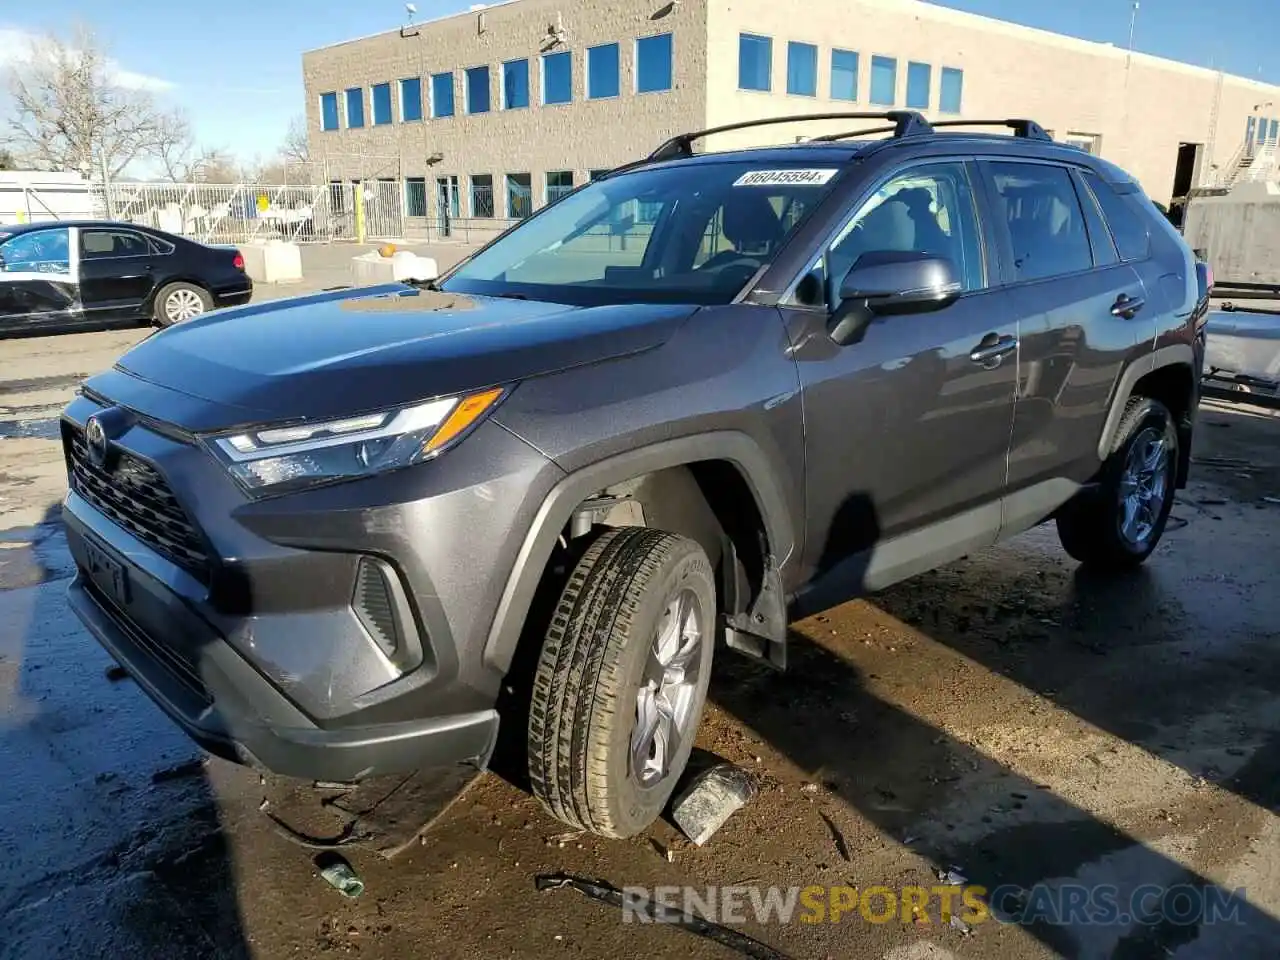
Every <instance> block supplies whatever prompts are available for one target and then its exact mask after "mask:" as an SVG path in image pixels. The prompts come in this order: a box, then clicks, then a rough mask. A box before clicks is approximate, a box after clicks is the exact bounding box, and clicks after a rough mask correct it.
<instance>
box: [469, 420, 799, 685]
mask: <svg viewBox="0 0 1280 960" xmlns="http://www.w3.org/2000/svg"><path fill="white" fill-rule="evenodd" d="M705 460H726V461H728V462H730V463H732V464H733V465H734V466H735V467H736V468H737V469H738V471H739V472H740V473H741V474H742V477H743V479H744V480H745V481H746V483H747V487H748V489H749V490H750V491H751V495H752V496H753V497H754V498H755V502H756V509H757V510H759V512H760V516H761V518H762V519H763V521H764V526H765V535H766V536H767V537H768V540H769V550H770V552H772V553H773V555H774V556H775V557H776V558H777V563H778V565H779V566H781V565H782V564H783V563H785V562H786V561H787V560H788V559H789V558H790V557H791V556H792V555H793V553H794V552H795V531H794V528H793V525H792V522H791V516H790V512H789V510H788V508H787V501H786V498H785V496H784V495H783V492H782V489H781V488H780V486H779V485H778V482H777V479H776V478H775V476H774V472H773V467H772V466H771V465H770V462H769V459H768V457H767V456H766V454H765V453H764V451H763V450H762V449H761V448H760V446H759V444H757V443H756V442H755V440H753V439H752V438H751V437H750V436H748V435H747V434H745V433H741V432H738V431H731V430H726V431H716V432H713V433H703V434H696V435H692V436H686V437H678V438H676V439H673V440H664V441H661V442H659V443H654V444H650V445H647V446H644V447H640V448H638V449H636V450H629V451H627V452H625V453H621V454H617V455H615V456H611V457H607V458H605V459H603V460H598V461H596V462H594V463H591V464H588V465H587V466H584V467H581V468H579V469H577V470H575V471H573V472H572V473H570V474H568V475H567V476H565V477H564V478H562V479H561V480H560V481H559V482H558V483H557V484H556V485H555V486H554V487H553V488H552V489H551V492H550V493H548V494H547V496H546V497H545V498H544V499H543V501H542V503H541V505H540V506H539V508H538V512H537V513H536V514H535V516H534V519H533V522H532V523H531V524H530V526H529V529H528V531H527V532H526V534H525V538H524V541H523V543H522V544H521V546H520V550H519V552H518V553H517V554H516V558H515V563H514V566H513V568H512V571H511V573H510V575H509V576H508V578H507V582H506V585H505V587H504V588H503V591H502V596H501V597H500V599H499V601H498V606H497V608H496V609H495V611H494V615H493V621H492V623H491V625H490V628H489V634H488V637H487V638H486V640H485V646H484V663H485V665H486V666H487V667H489V668H491V669H495V670H498V671H500V672H502V673H503V674H505V673H506V672H507V670H509V669H510V667H511V661H512V658H513V657H514V655H515V650H516V646H517V644H518V643H519V641H520V636H521V633H522V631H523V627H524V621H525V618H526V616H527V615H528V612H529V609H530V607H531V605H532V602H533V597H534V593H535V591H536V590H537V587H538V583H539V582H540V581H541V579H542V573H543V570H544V569H545V567H546V565H547V561H548V560H549V559H550V557H551V552H552V550H553V549H554V547H555V543H556V540H557V539H558V538H559V536H560V533H561V531H562V530H563V529H564V527H565V525H566V524H567V523H568V522H569V520H570V518H571V517H572V515H573V511H574V509H575V508H576V507H577V506H578V504H580V503H582V502H583V501H584V500H586V499H587V498H588V497H590V496H591V494H593V493H595V492H597V491H599V490H601V489H603V488H604V487H607V486H610V485H611V484H615V483H621V482H623V481H625V480H630V479H632V478H634V477H638V476H642V475H644V474H647V473H654V472H656V471H659V470H665V469H670V468H672V467H681V466H686V465H688V464H691V463H696V462H698V461H705Z"/></svg>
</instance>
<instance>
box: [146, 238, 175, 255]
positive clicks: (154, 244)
mask: <svg viewBox="0 0 1280 960" xmlns="http://www.w3.org/2000/svg"><path fill="white" fill-rule="evenodd" d="M147 244H148V245H149V246H150V248H151V252H152V253H153V254H158V255H160V256H166V255H167V254H170V253H173V251H174V249H175V247H174V245H173V244H172V243H170V242H169V241H168V240H161V239H160V238H159V237H147Z"/></svg>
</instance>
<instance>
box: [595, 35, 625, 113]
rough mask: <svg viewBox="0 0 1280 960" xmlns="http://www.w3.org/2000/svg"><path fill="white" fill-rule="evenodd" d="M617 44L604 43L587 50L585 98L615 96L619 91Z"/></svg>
mask: <svg viewBox="0 0 1280 960" xmlns="http://www.w3.org/2000/svg"><path fill="white" fill-rule="evenodd" d="M619 90H620V87H619V81H618V45H617V44H616V43H606V44H604V45H603V46H600V47H590V48H588V50H587V98H588V99H589V100H598V99H600V98H601V97H616V96H617V95H618V93H619Z"/></svg>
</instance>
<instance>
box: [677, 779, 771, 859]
mask: <svg viewBox="0 0 1280 960" xmlns="http://www.w3.org/2000/svg"><path fill="white" fill-rule="evenodd" d="M759 789H760V787H759V784H758V783H757V782H756V779H755V777H753V776H752V775H751V774H749V773H747V771H746V770H744V769H742V768H741V767H739V766H737V765H735V764H732V763H721V764H717V765H716V766H714V767H710V768H708V769H707V770H703V771H702V772H701V773H699V774H697V775H696V776H694V777H693V778H692V779H691V780H690V781H689V784H688V786H686V787H685V788H684V789H683V790H682V791H681V792H680V794H679V795H678V796H677V797H676V801H675V803H674V804H673V805H672V808H671V815H672V819H674V820H675V822H676V825H677V826H679V827H680V829H681V830H683V831H684V833H685V836H687V837H688V838H689V839H690V840H691V841H692V842H693V843H694V844H696V845H697V846H702V845H703V844H704V843H706V842H707V841H708V840H710V839H711V837H712V836H714V835H715V832H716V831H717V830H719V829H720V828H721V827H722V826H724V824H725V822H726V821H727V820H728V819H729V818H730V817H731V816H733V814H734V812H735V811H737V810H741V809H742V808H743V807H744V806H746V804H747V802H748V801H750V800H751V799H752V798H753V797H755V795H756V794H757V793H758V792H759Z"/></svg>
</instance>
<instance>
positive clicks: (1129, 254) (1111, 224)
mask: <svg viewBox="0 0 1280 960" xmlns="http://www.w3.org/2000/svg"><path fill="white" fill-rule="evenodd" d="M1084 180H1085V183H1087V184H1088V185H1089V190H1090V191H1091V192H1092V193H1093V195H1094V197H1096V198H1097V200H1098V206H1099V207H1101V208H1102V215H1103V217H1105V218H1106V221H1107V227H1108V228H1109V229H1110V230H1111V236H1112V238H1114V240H1115V242H1116V250H1118V251H1119V253H1120V259H1121V260H1124V261H1126V262H1127V261H1131V260H1145V259H1147V257H1149V256H1150V255H1151V233H1150V230H1149V229H1148V217H1147V214H1146V213H1144V212H1143V210H1142V209H1140V208H1139V206H1138V204H1139V202H1140V201H1141V197H1139V195H1137V194H1123V195H1122V194H1119V193H1116V191H1115V190H1114V189H1113V188H1112V187H1111V185H1110V184H1109V183H1107V182H1106V181H1105V180H1103V179H1102V178H1101V177H1099V176H1097V175H1095V174H1093V173H1086V174H1085V175H1084Z"/></svg>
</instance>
